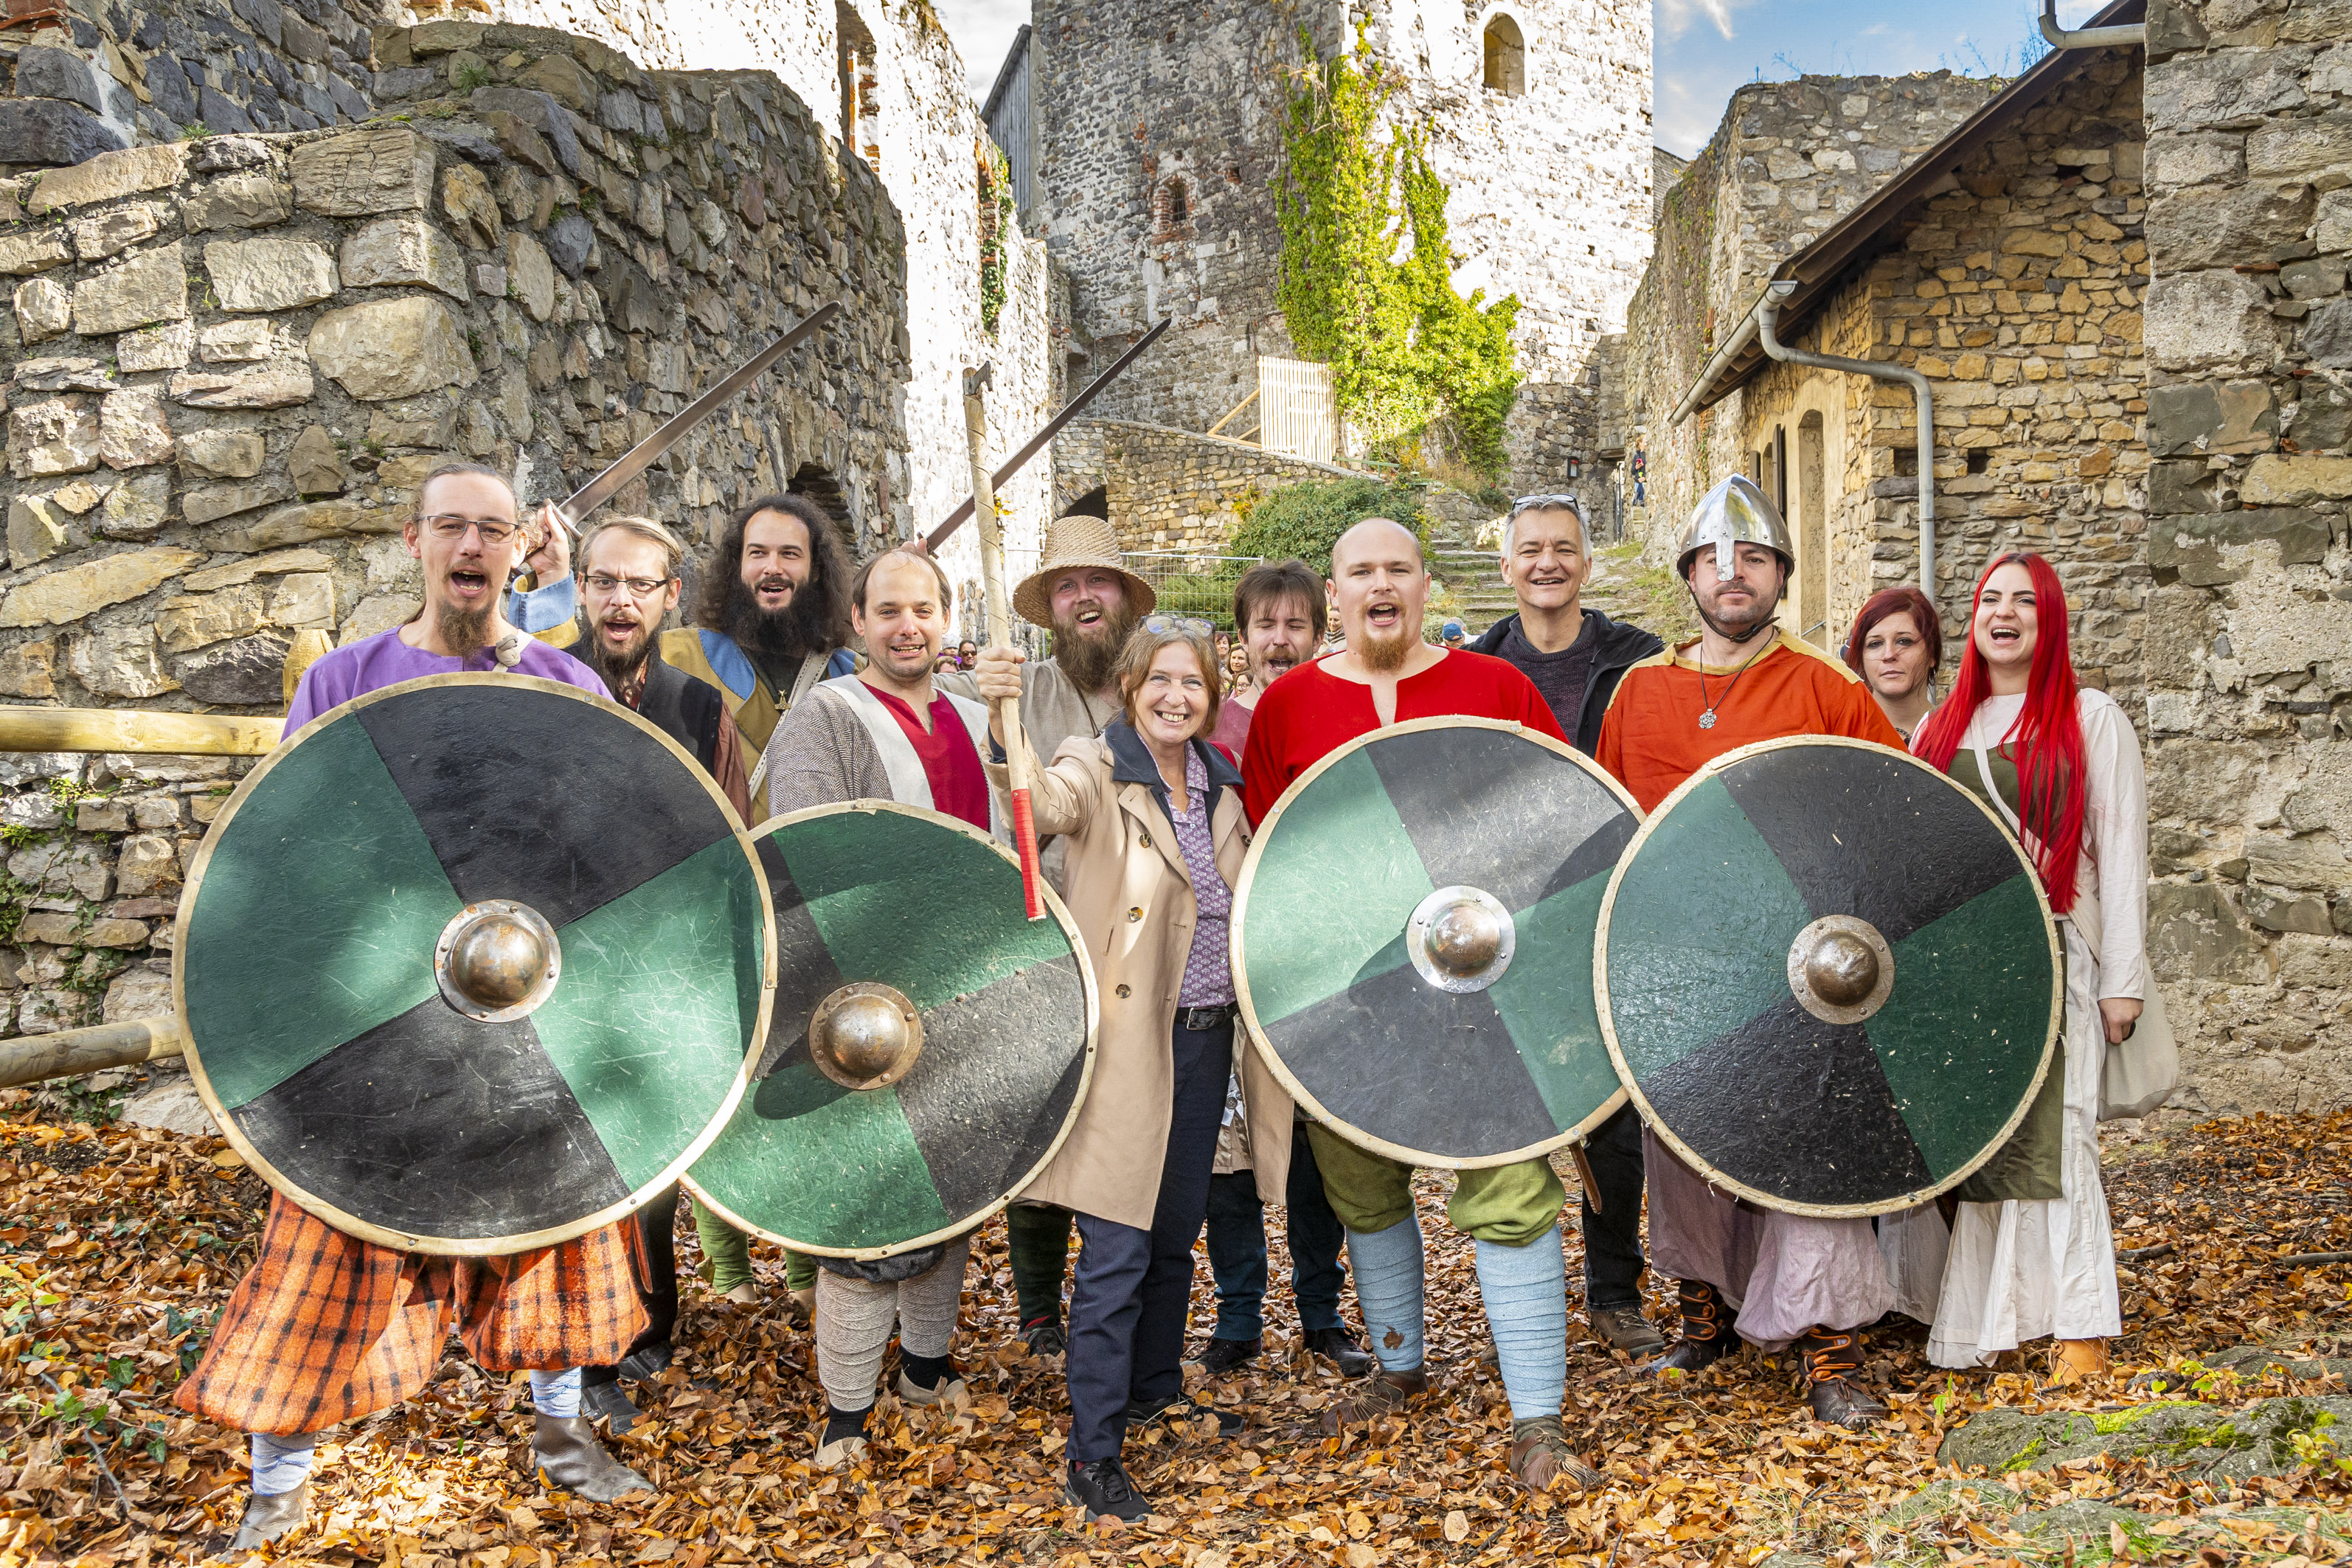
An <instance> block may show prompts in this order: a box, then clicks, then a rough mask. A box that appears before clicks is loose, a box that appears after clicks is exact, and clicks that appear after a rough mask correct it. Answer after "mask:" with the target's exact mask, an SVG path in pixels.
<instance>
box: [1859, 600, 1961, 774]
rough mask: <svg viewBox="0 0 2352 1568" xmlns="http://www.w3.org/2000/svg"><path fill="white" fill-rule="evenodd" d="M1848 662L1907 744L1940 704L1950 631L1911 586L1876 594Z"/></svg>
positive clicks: (1867, 607)
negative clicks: (1939, 681)
mask: <svg viewBox="0 0 2352 1568" xmlns="http://www.w3.org/2000/svg"><path fill="white" fill-rule="evenodd" d="M1844 657H1845V663H1846V668H1848V669H1851V670H1853V672H1854V673H1855V674H1856V675H1859V676H1860V677H1862V681H1863V684H1864V685H1865V686H1867V687H1869V688H1870V694H1871V695H1872V696H1873V697H1875V698H1877V699H1878V707H1879V710H1880V711H1881V712H1883V713H1885V715H1886V721H1887V722H1888V723H1890V724H1892V725H1894V726H1895V731H1896V732H1897V733H1899V734H1901V735H1902V737H1903V739H1904V740H1905V741H1906V742H1908V741H1909V740H1910V739H1911V737H1912V736H1913V735H1915V734H1916V733H1918V731H1919V726H1920V725H1921V724H1922V723H1924V722H1926V721H1927V710H1929V709H1931V708H1933V707H1934V706H1935V705H1936V669H1937V666H1939V665H1941V664H1942V663H1943V662H1944V628H1943V626H1941V625H1940V624H1938V622H1937V618H1936V606H1935V605H1932V604H1930V603H1929V602H1928V599H1927V595H1925V594H1923V593H1921V592H1920V591H1919V590H1918V589H1916V588H1914V587H1911V586H1908V585H1907V584H1906V586H1904V587H1900V588H1881V589H1880V590H1879V591H1878V592H1877V593H1875V594H1873V595H1871V596H1870V599H1869V601H1868V602H1867V603H1865V604H1864V605H1863V606H1862V614H1860V615H1858V616H1855V617H1854V618H1853V634H1852V635H1851V636H1849V637H1847V638H1846V639H1845V655H1844Z"/></svg>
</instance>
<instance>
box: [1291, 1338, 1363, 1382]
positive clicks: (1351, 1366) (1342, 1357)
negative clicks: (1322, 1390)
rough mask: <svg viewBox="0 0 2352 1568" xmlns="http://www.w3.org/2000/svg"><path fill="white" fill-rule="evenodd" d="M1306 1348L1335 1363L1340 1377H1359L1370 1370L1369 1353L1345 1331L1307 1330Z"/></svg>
mask: <svg viewBox="0 0 2352 1568" xmlns="http://www.w3.org/2000/svg"><path fill="white" fill-rule="evenodd" d="M1307 1349H1308V1350H1310V1351H1313V1352H1315V1353H1316V1354H1317V1355H1319V1356H1328V1357H1329V1358H1330V1359H1331V1360H1332V1361H1333V1362H1335V1363H1338V1364H1339V1375H1340V1376H1342V1377H1361V1376H1363V1375H1364V1374H1365V1373H1368V1372H1370V1371H1371V1370H1372V1356H1371V1352H1370V1351H1367V1350H1366V1349H1364V1347H1363V1346H1361V1345H1360V1344H1358V1343H1357V1342H1356V1341H1355V1337H1354V1336H1353V1335H1351V1334H1349V1332H1348V1331H1347V1330H1345V1329H1309V1330H1307Z"/></svg>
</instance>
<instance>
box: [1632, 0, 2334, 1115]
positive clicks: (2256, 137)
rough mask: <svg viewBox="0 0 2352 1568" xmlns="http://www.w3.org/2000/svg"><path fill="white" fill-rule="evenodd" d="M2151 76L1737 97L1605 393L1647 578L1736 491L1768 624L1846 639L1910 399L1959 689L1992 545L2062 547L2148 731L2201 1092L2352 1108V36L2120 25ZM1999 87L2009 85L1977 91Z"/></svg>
mask: <svg viewBox="0 0 2352 1568" xmlns="http://www.w3.org/2000/svg"><path fill="white" fill-rule="evenodd" d="M2142 20H2145V23H2146V26H2147V41H2146V43H2145V45H2144V46H2140V45H2134V46H2131V47H2107V48H2088V49H2067V50H2061V51H2058V52H2054V53H2053V54H2051V55H2050V56H2048V57H2046V58H2043V59H2042V61H2040V62H2039V63H2038V64H2037V65H2035V66H2034V67H2033V68H2031V69H2030V70H2028V71H2027V72H2026V73H2025V74H2024V75H2022V76H2021V77H2020V78H2018V79H2016V80H2014V81H2011V82H2009V83H2007V84H2005V85H2004V84H1985V83H1974V82H1966V81H1961V80H1956V79H1950V78H1946V77H1916V78H1908V79H1896V80H1880V79H1824V78H1806V79H1802V80H1801V81H1796V82H1783V83H1769V84H1759V85H1757V86H1755V87H1750V88H1744V89H1741V90H1740V91H1739V93H1738V94H1737V95H1735V97H1734V98H1733V100H1732V102H1731V104H1730V107H1729V109H1728V110H1727V114H1726V117H1725V120H1724V122H1723V126H1722V128H1721V129H1720V130H1719V131H1718V132H1717V135H1716V137H1715V139H1714V140H1713V142H1711V143H1710V144H1709V145H1708V147H1707V148H1706V150H1705V151H1704V152H1703V153H1701V154H1700V156H1699V157H1698V158H1697V159H1696V160H1695V161H1694V163H1692V165H1691V166H1690V168H1689V170H1688V171H1687V173H1686V174H1685V175H1684V177H1683V178H1682V179H1681V180H1680V181H1679V182H1678V183H1677V184H1675V187H1674V188H1673V190H1671V191H1670V192H1669V193H1667V195H1665V196H1664V198H1663V200H1662V201H1661V203H1660V209H1661V210H1660V219H1659V228H1658V249H1657V254H1656V257H1655V258H1654V261H1653V262H1652V264H1651V266H1650V268H1649V270H1648V272H1647V275H1646V276H1645V278H1644V279H1643V284H1642V287H1641V291H1640V293H1639V295H1638V296H1637V297H1636V299H1635V301H1634V304H1633V309H1632V310H1631V312H1630V317H1629V321H1628V327H1627V333H1626V338H1625V340H1624V342H1623V343H1622V345H1612V353H1611V354H1610V356H1609V363H1611V364H1612V367H1614V368H1612V375H1611V382H1610V385H1609V386H1608V387H1607V388H1605V389H1604V402H1605V405H1606V407H1607V414H1606V421H1607V423H1608V425H1609V427H1610V433H1609V436H1608V437H1607V445H1608V447H1610V448H1611V449H1612V451H1617V452H1619V453H1621V454H1622V456H1621V457H1620V458H1618V459H1617V472H1616V473H1615V474H1614V476H1612V477H1613V478H1614V479H1615V480H1616V482H1617V483H1619V484H1620V485H1622V486H1623V487H1625V488H1626V489H1627V490H1628V492H1629V493H1630V492H1631V489H1632V478H1631V471H1632V466H1633V458H1634V457H1635V456H1636V455H1639V456H1640V457H1641V458H1642V459H1643V469H1644V475H1643V482H1644V486H1645V498H1644V499H1645V500H1647V503H1648V504H1647V506H1646V507H1645V508H1643V509H1638V510H1634V511H1633V512H1632V513H1630V514H1629V515H1630V516H1631V518H1632V519H1633V525H1634V527H1635V529H1636V531H1638V532H1639V533H1640V534H1641V535H1642V536H1643V538H1644V539H1645V542H1647V544H1648V546H1649V548H1650V550H1651V552H1652V553H1653V556H1654V558H1655V557H1660V556H1663V554H1664V552H1666V551H1667V550H1668V549H1669V548H1670V541H1671V539H1672V537H1673V535H1674V533H1675V531H1676V530H1677V529H1678V528H1679V526H1680V523H1681V520H1682V518H1683V517H1684V516H1685V513H1686V512H1687V510H1688V508H1689V506H1690V504H1691V503H1692V501H1694V500H1696V497H1697V495H1698V494H1699V492H1700V491H1701V490H1702V489H1705V487H1706V486H1707V485H1709V484H1712V483H1714V482H1715V481H1717V480H1718V479H1722V478H1723V477H1724V476H1726V475H1727V474H1729V473H1733V472H1738V471H1745V472H1747V473H1748V474H1750V475H1752V476H1754V477H1755V478H1757V479H1759V482H1761V483H1762V484H1763V485H1764V487H1765V488H1766V489H1767V490H1768V491H1769V492H1770V493H1772V494H1773V495H1774V497H1775V498H1776V499H1777V500H1780V502H1781V504H1782V506H1783V508H1784V510H1786V511H1787V513H1788V515H1789V519H1790V527H1791V531H1792V534H1793V536H1794V540H1795V543H1796V546H1797V554H1798V563H1797V570H1796V572H1795V574H1793V582H1792V584H1791V593H1790V604H1789V606H1788V609H1787V611H1786V612H1785V613H1784V616H1783V624H1784V625H1787V626H1791V628H1792V629H1795V630H1798V631H1800V632H1801V634H1802V635H1804V636H1805V637H1809V638H1811V640H1812V641H1814V642H1815V643H1816V644H1817V645H1818V646H1820V647H1823V648H1825V649H1834V648H1836V647H1839V646H1840V645H1841V644H1842V643H1843V640H1844V637H1845V635H1846V628H1847V627H1848V626H1850V625H1851V624H1852V622H1853V616H1854V614H1855V612H1856V611H1857V610H1858V609H1859V608H1860V606H1861V604H1862V601H1863V600H1864V598H1865V597H1867V595H1869V594H1870V593H1872V592H1873V591H1874V590H1875V589H1877V588H1881V587H1885V586H1888V585H1891V584H1900V583H1906V582H1916V581H1918V579H1919V575H1920V555H1921V548H1920V547H1921V537H1920V535H1921V529H1920V517H1919V512H1920V507H1919V487H1920V484H1921V476H1920V474H1919V472H1918V465H1917V462H1916V457H1915V445H1916V436H1917V431H1918V421H1917V414H1916V405H1915V399H1914V395H1913V393H1912V390H1911V389H1910V388H1909V387H1908V386H1906V385H1904V384H1900V383H1897V382H1888V381H1883V380H1877V379H1874V378H1871V377H1869V376H1864V375H1859V374H1852V373H1847V372H1841V371H1830V370H1820V369H1812V368H1808V367H1804V366H1801V365H1798V364H1793V363H1784V362H1780V361H1777V360H1775V359H1773V358H1772V357H1770V356H1769V354H1768V353H1766V352H1765V349H1764V346H1763V344H1762V343H1761V341H1760V333H1759V331H1758V330H1757V323H1756V318H1755V307H1756V305H1757V303H1758V301H1759V297H1761V296H1763V294H1764V292H1765V288H1766V285H1767V283H1768V281H1771V282H1777V283H1779V284H1780V285H1781V286H1782V288H1781V293H1782V296H1783V297H1782V298H1781V299H1780V303H1779V306H1778V309H1777V319H1776V321H1775V322H1774V326H1775V328H1776V333H1777V338H1778V340H1779V341H1780V342H1781V343H1782V344H1783V345H1788V346H1794V347H1797V348H1801V349H1805V350H1811V351H1813V352H1816V353H1826V354H1832V355H1838V356H1842V357H1845V358H1849V359H1860V360H1867V361H1874V362H1881V363H1886V362H1891V363H1895V364H1897V365H1900V366H1902V367H1904V368H1906V369H1909V370H1914V371H1916V372H1917V373H1919V374H1921V375H1923V376H1924V377H1926V378H1927V382H1928V384H1929V387H1930V395H1931V400H1932V405H1933V410H1934V413H1933V425H1932V430H1933V456H1932V459H1931V462H1930V464H1929V473H1928V475H1927V483H1928V484H1929V486H1930V487H1931V489H1932V496H1933V501H1934V508H1933V510H1934V528H1933V531H1934V554H1935V571H1934V576H1933V580H1932V582H1930V583H1929V584H1927V586H1928V587H1929V590H1930V592H1931V593H1932V595H1933V596H1934V597H1935V599H1936V602H1937V605H1938V607H1939V609H1940V610H1941V612H1942V617H1943V621H1944V630H1945V636H1946V644H1947V647H1948V649H1949V650H1950V652H1949V653H1948V661H1947V670H1946V675H1947V678H1948V674H1949V665H1950V663H1951V662H1952V661H1954V660H1956V659H1957V657H1958V647H1959V644H1960V639H1961V638H1962V637H1964V636H1965V630H1966V623H1967V619H1968V614H1969V595H1970V590H1971V588H1972V586H1973V584H1974V583H1975V581H1976V579H1977V577H1978V575H1979V574H1980V573H1981V572H1982V570H1983V569H1984V567H1985V565H1986V563H1987V562H1988V561H1989V560H1990V558H1991V556H1992V555H1993V554H1995V553H1996V552H2000V551H2004V550H2010V549H2031V550H2037V551H2040V552H2043V553H2045V554H2047V555H2049V556H2050V557H2051V558H2052V560H2053V562H2054V563H2056V564H2057V566H2058V569H2059V572H2060V574H2061V576H2062V577H2063V580H2064V581H2065V583H2066V585H2067V593H2068V599H2069V608H2070V610H2071V612H2072V622H2071V626H2070V631H2071V634H2072V638H2073V646H2074V657H2075V661H2076V664H2077V667H2078V668H2080V669H2081V670H2082V671H2083V672H2084V678H2085V679H2087V680H2088V681H2090V682H2091V683H2093V684H2095V685H2098V686H2101V687H2104V688H2105V689H2107V690H2109V691H2110V692H2112V693H2114V694H2115V695H2116V698H2117V699H2118V700H2120V701H2121V702H2122V703H2123V704H2124V705H2125V708H2126V710H2127V711H2128V712H2130V713H2131V714H2132V716H2133V719H2134V721H2135V722H2136V723H2137V725H2138V726H2139V729H2140V732H2141V738H2142V742H2143V744H2144V745H2145V747H2146V748H2147V764H2148V791H2149V809H2150V814H2151V816H2152V817H2153V819H2154V843H2153V848H2154V851H2155V860H2154V868H2155V873H2156V878H2157V880H2156V883H2155V885H2154V886H2153V887H2152V889H2151V890H2150V905H2149V913H2150V925H2151V952H2152V955H2153V957H2154V960H2155V964H2156V968H2157V973H2158V976H2159V978H2160V979H2161V981H2162V982H2163V984H2164V988H2165V994H2166V997H2167V1000H2168V1004H2169V1010H2170V1012H2171V1016H2172V1020H2173V1023H2174V1025H2175V1027H2176V1029H2177V1030H2178V1031H2179V1036H2180V1038H2181V1044H2182V1050H2183V1057H2184V1062H2185V1065H2186V1067H2187V1069H2188V1076H2189V1084H2190V1092H2191V1093H2192V1094H2193V1095H2196V1096H2201V1097H2202V1099H2203V1100H2204V1101H2205V1102H2206V1103H2210V1104H2211V1105H2213V1106H2215V1107H2221V1106H2225V1105H2236V1106H2240V1107H2242V1108H2245V1109H2274V1110H2289V1109H2297V1110H2313V1109H2322V1108H2328V1107H2334V1106H2339V1105H2342V1104H2345V1103H2346V1102H2347V1101H2352V1038H2347V1035H2346V1032H2345V1031H2346V1025H2345V1023H2344V1019H2345V1018H2346V1016H2347V1008H2352V936H2347V934H2346V931H2347V929H2352V860H2347V856H2346V852H2345V846H2346V844H2347V842H2352V790H2347V785H2346V784H2345V781H2346V779H2347V778H2352V763H2347V760H2346V759H2347V758H2352V734H2347V723H2352V708H2347V696H2352V676H2347V675H2346V674H2344V673H2340V672H2342V671H2347V670H2352V577H2347V573H2352V557H2347V552H2346V542H2347V533H2346V526H2345V525H2346V518H2345V502H2346V501H2347V499H2352V447H2347V441H2352V300H2347V297H2346V294H2345V279H2346V269H2347V260H2348V259H2352V133H2347V129H2346V127H2347V124H2352V116H2347V110H2352V42H2347V41H2346V40H2347V31H2348V30H2352V29H2347V12H2346V11H2345V9H2344V7H2343V6H2342V5H2341V4H2340V3H2337V4H2331V3H2329V0H2252V3H2246V4H2240V3H2236V0H2226V3H2225V0H2210V3H2209V4H2192V3H2184V0H2157V3H2155V4H2150V5H2147V6H2146V7H2145V10H2144V11H2143V8H2142V5H2141V3H2140V0H2123V3H2121V4H2117V5H2110V6H2109V7H2107V8H2106V10H2105V12H2103V13H2102V14H2101V16H2098V17H2096V18H2094V23H2095V24H2097V25H2122V24H2129V23H2134V22H2139V21H2142ZM1996 88H1997V90H1995V89H1996Z"/></svg>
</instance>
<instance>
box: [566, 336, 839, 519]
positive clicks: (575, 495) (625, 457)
mask: <svg viewBox="0 0 2352 1568" xmlns="http://www.w3.org/2000/svg"><path fill="white" fill-rule="evenodd" d="M840 313H841V301H840V300H826V301H825V302H824V304H822V305H819V306H818V307H817V308H816V309H815V310H811V311H810V312H809V313H808V315H807V316H805V317H804V318H803V319H802V321H800V323H799V324H798V325H796V326H794V327H793V328H792V329H791V330H790V331H786V332H785V333H784V334H783V335H782V337H780V338H778V339H777V340H776V341H775V342H772V343H770V344H769V345H768V346H767V347H766V348H763V349H761V351H760V352H759V353H755V354H753V355H752V356H751V358H750V359H747V360H745V361H744V362H743V363H741V364H740V365H738V366H736V367H735V368H734V369H733V370H732V371H730V372H729V373H728V375H727V379H726V380H724V381H722V382H720V383H719V384H718V385H716V386H714V387H712V388H711V389H710V390H709V391H708V392H706V393H704V394H703V395H701V396H699V397H698V398H696V399H695V400H694V401H693V402H691V403H689V404H688V405H686V406H685V407H684V408H682V409H680V410H678V411H677V413H676V414H673V415H671V416H669V418H667V420H665V421H663V423H662V426H661V427H660V428H659V429H657V430H656V431H655V432H654V433H653V434H652V435H650V436H648V437H646V438H645V439H644V440H642V441H640V442H638V443H637V444H636V445H635V446H634V447H630V448H629V449H628V450H627V451H626V452H625V453H623V454H622V456H621V460H620V461H619V462H617V463H614V465H613V466H612V467H611V468H606V469H605V470H604V472H603V473H601V474H598V475H597V476H596V477H595V478H594V479H590V480H589V481H588V482H587V483H586V484H584V485H583V486H581V487H580V488H579V489H576V490H574V491H572V494H571V496H570V497H569V498H567V499H566V500H564V501H563V502H562V504H561V505H559V506H558V507H557V508H556V509H555V511H556V515H557V516H558V517H560V518H561V519H562V521H563V523H564V525H565V526H566V527H567V528H570V529H572V531H574V532H577V531H578V530H579V526H580V524H581V523H582V522H583V521H586V519H587V516H588V514H589V513H590V512H592V511H594V510H596V509H597V508H598V507H600V506H603V505H604V503H605V502H606V501H608V500H612V499H613V497H614V494H615V493H616V492H617V491H618V490H619V489H620V488H621V487H622V486H623V485H625V484H627V483H628V482H629V481H630V480H631V479H635V478H636V477H637V476H638V475H639V474H642V473H644V472H645V471H646V469H647V468H651V467H653V466H654V464H655V463H656V462H657V461H659V460H660V458H661V456H662V454H663V453H665V452H667V451H668V450H669V449H670V448H671V447H674V446H676V445H677V439H678V437H681V436H683V435H685V434H686V433H687V432H688V430H691V429H693V428H694V427H695V426H697V425H699V424H701V423H702V421H703V420H704V419H706V418H708V417H709V415H710V414H711V412H712V411H713V410H714V409H716V408H718V407H719V405H720V404H722V403H725V402H727V401H729V400H730V399H731V398H732V397H734V395H736V394H737V393H739V392H740V391H742V390H743V389H744V388H745V387H746V386H748V385H750V384H751V381H752V379H753V378H754V377H756V376H758V375H759V374H761V372H762V371H764V370H766V369H767V368H768V367H769V366H770V365H772V364H773V363H776V362H777V361H778V360H780V359H782V358H783V357H784V355H785V354H787V353H791V352H792V350H793V348H794V347H795V346H796V345H797V344H799V343H800V342H801V341H802V340H803V339H804V338H806V337H808V336H809V335H810V334H811V333H813V332H814V331H816V330H817V329H818V328H819V327H822V326H824V324H825V323H826V322H828V321H832V320H833V319H834V317H835V316H837V315H839V314H840Z"/></svg>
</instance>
